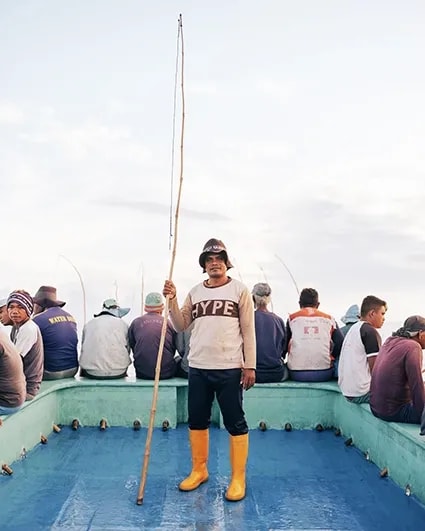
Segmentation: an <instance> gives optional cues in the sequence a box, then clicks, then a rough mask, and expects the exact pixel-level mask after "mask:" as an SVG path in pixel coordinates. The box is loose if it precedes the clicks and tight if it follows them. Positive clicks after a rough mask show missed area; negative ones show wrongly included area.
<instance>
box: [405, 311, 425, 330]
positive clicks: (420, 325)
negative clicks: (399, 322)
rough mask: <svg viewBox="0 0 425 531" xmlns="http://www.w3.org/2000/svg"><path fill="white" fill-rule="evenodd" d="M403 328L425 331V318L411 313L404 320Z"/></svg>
mask: <svg viewBox="0 0 425 531" xmlns="http://www.w3.org/2000/svg"><path fill="white" fill-rule="evenodd" d="M403 328H404V329H405V330H407V331H408V332H422V331H425V318H424V317H421V316H420V315H412V316H411V317H408V318H407V319H406V320H405V321H404V325H403Z"/></svg>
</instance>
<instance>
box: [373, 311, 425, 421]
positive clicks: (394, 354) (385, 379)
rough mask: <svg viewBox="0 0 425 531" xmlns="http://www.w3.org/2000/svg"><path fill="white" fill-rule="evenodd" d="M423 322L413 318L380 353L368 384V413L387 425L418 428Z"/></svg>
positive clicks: (424, 399)
mask: <svg viewBox="0 0 425 531" xmlns="http://www.w3.org/2000/svg"><path fill="white" fill-rule="evenodd" d="M424 348H425V318H424V317H420V316H419V315H413V316H412V317H409V318H408V319H406V321H405V322H404V325H403V327H402V328H399V329H398V330H397V331H396V332H394V333H393V335H392V337H389V338H388V339H387V340H386V341H385V343H384V344H383V345H382V347H381V349H380V350H379V353H378V356H377V357H376V360H375V365H374V366H373V372H372V379H371V382H370V409H371V411H372V413H373V414H374V415H375V417H378V418H380V419H382V420H387V421H389V422H408V423H412V424H419V423H420V422H421V415H422V411H423V409H424V406H425V388H424V382H423V379H422V349H424Z"/></svg>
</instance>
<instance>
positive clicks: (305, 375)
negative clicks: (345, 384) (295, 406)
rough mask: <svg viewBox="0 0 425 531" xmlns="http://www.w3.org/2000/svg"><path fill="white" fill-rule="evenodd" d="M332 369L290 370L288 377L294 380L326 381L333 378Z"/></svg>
mask: <svg viewBox="0 0 425 531" xmlns="http://www.w3.org/2000/svg"><path fill="white" fill-rule="evenodd" d="M333 373H334V369H333V367H331V368H330V369H322V370H317V371H291V369H289V377H290V378H291V380H294V381H295V382H328V381H329V380H332V378H333Z"/></svg>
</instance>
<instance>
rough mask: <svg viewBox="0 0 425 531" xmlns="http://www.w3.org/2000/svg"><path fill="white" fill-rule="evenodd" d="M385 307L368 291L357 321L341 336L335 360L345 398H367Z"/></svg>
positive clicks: (356, 401) (339, 383)
mask: <svg viewBox="0 0 425 531" xmlns="http://www.w3.org/2000/svg"><path fill="white" fill-rule="evenodd" d="M386 311H387V303H386V302H385V301H384V300H382V299H379V298H378V297H375V296H374V295H368V296H367V297H365V298H364V299H363V302H362V305H361V307H360V321H359V322H357V323H355V324H354V325H353V326H352V327H351V328H350V330H349V331H348V333H347V335H346V336H345V338H344V343H343V344H342V349H341V356H340V358H339V364H338V385H339V387H340V388H341V391H342V394H343V395H344V396H345V398H346V399H347V400H349V401H350V402H354V403H355V404H362V403H368V402H369V397H370V378H371V374H372V369H373V365H374V363H375V358H376V356H377V355H378V351H379V349H380V348H381V343H382V340H381V336H380V335H379V333H378V331H377V328H381V326H382V325H383V324H384V321H385V313H386Z"/></svg>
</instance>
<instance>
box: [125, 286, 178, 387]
mask: <svg viewBox="0 0 425 531" xmlns="http://www.w3.org/2000/svg"><path fill="white" fill-rule="evenodd" d="M163 311H164V303H163V299H162V295H161V294H160V293H148V295H146V299H145V312H146V313H145V314H144V315H142V316H140V317H137V318H136V319H134V321H133V322H132V323H131V325H130V328H129V330H128V340H129V344H130V347H131V349H132V351H133V358H134V368H135V369H136V377H137V378H143V379H145V380H154V379H155V367H156V361H157V358H158V349H159V343H160V339H161V332H162V326H163V323H164V317H163V316H162V312H163ZM176 335H177V334H176V331H175V330H174V328H173V327H172V326H171V323H170V322H168V323H167V328H166V333H165V342H164V350H163V352H162V359H161V370H160V374H159V378H160V379H161V380H165V379H166V378H173V376H175V375H176V371H177V361H176V360H175V359H174V358H175V354H176Z"/></svg>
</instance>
